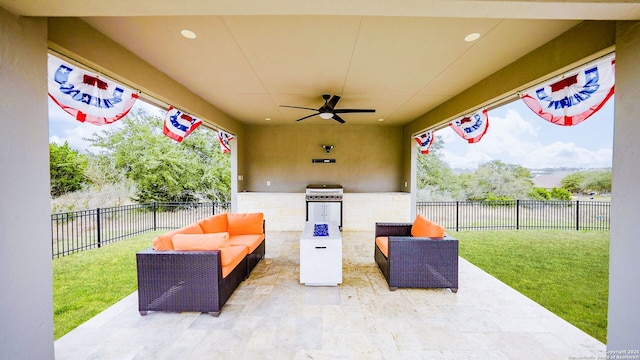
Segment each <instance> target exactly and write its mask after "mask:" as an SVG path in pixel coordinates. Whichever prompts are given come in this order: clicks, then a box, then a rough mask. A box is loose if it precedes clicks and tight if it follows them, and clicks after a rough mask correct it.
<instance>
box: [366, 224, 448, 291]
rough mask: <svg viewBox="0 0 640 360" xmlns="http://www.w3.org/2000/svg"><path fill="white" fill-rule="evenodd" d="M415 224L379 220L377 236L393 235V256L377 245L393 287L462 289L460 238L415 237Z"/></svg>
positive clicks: (380, 261) (381, 264)
mask: <svg viewBox="0 0 640 360" xmlns="http://www.w3.org/2000/svg"><path fill="white" fill-rule="evenodd" d="M411 226H412V224H411V223H376V235H375V236H376V237H379V236H388V237H389V250H388V253H389V258H387V257H386V256H384V255H383V254H382V252H381V251H380V249H378V246H375V255H374V256H375V260H376V263H377V264H378V266H379V267H380V270H381V271H382V274H383V275H384V277H385V278H386V279H387V283H388V284H389V289H390V290H395V289H397V288H450V289H451V291H453V292H457V291H458V240H457V239H455V238H452V237H450V236H446V235H445V237H444V238H442V239H433V238H414V237H412V236H411Z"/></svg>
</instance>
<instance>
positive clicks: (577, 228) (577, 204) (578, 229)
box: [576, 200, 580, 231]
mask: <svg viewBox="0 0 640 360" xmlns="http://www.w3.org/2000/svg"><path fill="white" fill-rule="evenodd" d="M576 231H580V200H576Z"/></svg>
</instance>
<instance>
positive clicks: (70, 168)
mask: <svg viewBox="0 0 640 360" xmlns="http://www.w3.org/2000/svg"><path fill="white" fill-rule="evenodd" d="M87 166H88V162H87V157H86V156H85V155H82V154H80V153H79V152H78V151H77V150H73V149H71V148H70V147H69V144H68V143H67V142H65V143H64V145H58V144H55V143H52V144H49V172H50V177H51V196H52V197H58V196H60V195H63V194H66V193H69V192H72V191H76V190H80V189H81V188H82V186H83V185H84V184H87V183H89V181H88V179H87V178H86V177H85V176H84V171H85V170H86V169H87Z"/></svg>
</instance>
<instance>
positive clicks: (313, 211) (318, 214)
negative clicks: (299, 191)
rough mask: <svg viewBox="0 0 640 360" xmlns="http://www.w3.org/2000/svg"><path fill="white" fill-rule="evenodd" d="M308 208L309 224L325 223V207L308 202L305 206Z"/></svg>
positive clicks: (319, 203)
mask: <svg viewBox="0 0 640 360" xmlns="http://www.w3.org/2000/svg"><path fill="white" fill-rule="evenodd" d="M307 206H308V207H309V221H311V222H324V221H325V207H324V203H321V202H310V203H308V204H307Z"/></svg>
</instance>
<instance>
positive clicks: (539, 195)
mask: <svg viewBox="0 0 640 360" xmlns="http://www.w3.org/2000/svg"><path fill="white" fill-rule="evenodd" d="M529 197H530V198H532V199H533V200H551V193H549V190H547V189H545V188H541V187H535V188H533V189H532V190H531V192H530V193H529Z"/></svg>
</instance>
